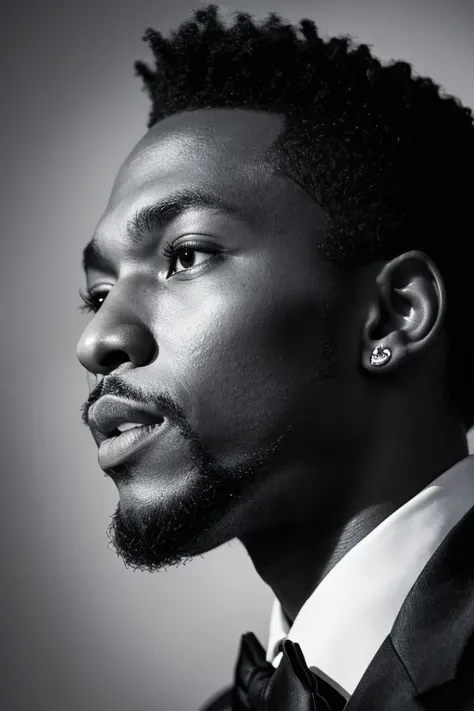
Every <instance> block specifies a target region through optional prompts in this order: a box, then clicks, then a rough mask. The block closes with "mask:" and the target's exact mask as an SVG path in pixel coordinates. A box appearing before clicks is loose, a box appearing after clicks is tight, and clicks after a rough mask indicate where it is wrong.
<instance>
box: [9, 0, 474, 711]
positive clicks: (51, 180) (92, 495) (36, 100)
mask: <svg viewBox="0 0 474 711" xmlns="http://www.w3.org/2000/svg"><path fill="white" fill-rule="evenodd" d="M197 4H198V3H195V4H193V3H188V2H182V1H181V0H174V1H173V2H172V3H169V5H167V4H166V3H159V2H151V1H146V0H134V1H133V2H132V1H131V0H129V1H128V2H125V0H94V1H93V0H87V1H85V0H81V1H79V0H78V1H77V2H64V0H63V1H60V0H41V2H38V1H36V2H33V1H30V2H16V3H15V4H12V3H9V4H8V8H7V7H6V5H7V3H4V4H3V5H4V9H3V10H2V18H1V23H0V26H1V32H2V40H1V52H2V55H3V56H2V60H1V62H0V66H1V71H2V82H1V86H2V101H1V107H2V109H1V117H0V118H1V121H2V130H1V133H0V135H1V140H2V146H1V148H2V150H1V159H2V168H3V170H2V190H1V201H2V206H1V213H0V214H1V218H0V219H1V221H2V255H1V260H0V268H1V285H2V300H1V304H2V324H1V335H2V341H1V343H2V348H1V359H2V362H1V367H2V371H1V372H2V375H3V384H4V386H3V392H4V396H3V402H4V409H3V413H4V416H3V417H2V426H1V436H2V441H3V445H2V447H3V449H2V451H3V464H4V466H3V472H2V496H1V499H0V501H1V514H0V521H1V524H2V539H1V540H2V544H1V546H0V550H1V551H2V556H3V561H2V563H3V566H2V573H3V575H2V585H1V589H2V598H3V600H2V602H3V604H2V606H1V609H2V613H3V615H4V620H3V624H2V628H1V629H2V644H1V648H2V660H1V661H2V666H1V668H2V673H3V675H4V676H5V680H2V683H1V685H0V688H1V689H2V691H1V694H2V696H3V698H2V699H1V700H0V707H1V708H2V709H5V711H24V710H25V711H26V710H29V709H33V708H34V709H35V710H37V711H42V710H43V709H45V710H46V709H48V711H79V710H81V711H84V710H85V709H87V710H88V711H98V710H99V709H100V710H101V711H108V710H109V709H113V710H114V711H132V709H133V711H196V709H197V708H198V706H199V705H200V704H201V703H202V702H203V701H204V700H205V699H206V698H207V696H208V695H209V694H211V693H213V692H214V691H215V690H217V689H219V688H220V687H221V686H222V685H224V684H226V683H227V682H229V681H230V680H231V675H232V670H233V665H234V660H235V655H236V652H237V646H238V642H239V638H240V635H241V634H242V633H243V632H245V631H247V630H253V631H254V632H255V633H256V634H257V635H258V636H259V637H260V639H261V640H262V642H263V643H266V640H267V624H268V617H269V610H270V605H271V600H272V595H271V591H270V590H269V589H268V588H267V587H266V586H265V585H264V584H263V583H262V582H261V581H260V580H259V578H258V577H257V574H256V573H255V571H254V569H253V566H252V563H251V561H250V559H249V558H248V556H247V555H246V552H245V550H244V549H243V548H242V546H241V545H240V543H238V542H233V543H232V544H229V545H226V546H224V547H222V548H220V549H218V550H216V551H214V552H212V553H210V554H208V555H206V556H205V557H203V558H201V559H199V558H198V559H196V560H195V561H194V562H192V563H191V564H188V565H186V566H184V567H183V566H182V567H180V568H177V569H173V570H169V571H167V572H163V573H161V574H158V575H151V574H148V573H137V572H133V571H130V570H126V569H125V568H124V566H123V564H122V563H121V561H120V560H119V559H118V558H117V557H116V556H115V554H114V553H113V552H112V551H110V550H108V549H107V539H106V536H105V530H106V527H107V525H108V523H109V516H110V515H111V514H112V512H113V510H114V508H115V505H116V502H117V494H116V490H115V487H114V485H113V483H112V482H111V481H110V480H108V479H106V478H105V477H104V476H103V473H102V471H101V469H100V468H99V466H98V464H97V459H96V458H97V451H96V447H95V445H94V443H93V441H92V437H91V435H90V433H89V432H88V430H87V429H86V428H85V427H83V425H82V424H81V422H80V416H79V408H80V406H81V404H82V403H83V402H84V400H85V399H86V397H87V386H86V378H85V373H84V371H83V369H82V367H81V366H80V365H79V363H78V362H77V361H76V356H75V348H76V342H77V340H78V338H79V336H80V333H81V331H82V329H83V327H84V325H85V323H86V321H87V318H88V317H87V316H84V315H83V314H81V313H80V312H79V311H78V310H77V308H76V307H77V305H78V303H79V298H78V295H77V291H78V289H79V287H80V286H83V278H82V274H81V270H80V265H79V261H80V251H81V248H82V247H83V246H84V244H85V242H86V241H87V240H88V239H89V237H90V236H91V234H92V231H93V229H94V226H95V224H96V222H97V221H98V219H99V217H100V215H101V212H102V210H103V209H104V207H105V203H106V200H107V198H108V195H109V191H110V189H111V186H112V181H113V179H114V176H115V173H116V171H117V169H118V167H119V165H120V163H121V161H122V160H123V158H124V157H125V155H126V154H127V153H128V151H129V150H130V149H131V148H132V146H133V145H134V144H135V143H136V141H137V140H138V139H139V138H140V137H141V135H142V134H143V133H144V132H145V123H146V118H147V113H148V100H147V98H146V96H145V95H144V94H143V93H142V92H141V83H140V80H139V79H138V78H135V77H134V76H133V61H134V60H135V59H138V58H145V59H150V56H151V55H150V54H149V52H148V49H147V46H146V45H145V44H144V43H143V42H142V41H141V37H142V34H143V32H144V30H145V28H146V27H147V26H149V25H152V26H154V27H155V28H157V29H161V30H163V31H165V32H167V31H168V29H170V28H171V27H176V26H177V25H178V24H179V22H180V21H181V20H183V19H184V18H185V17H187V16H188V15H189V12H190V10H191V8H192V7H194V6H196V5H197ZM222 7H225V8H227V9H228V10H234V9H246V10H250V11H251V12H253V13H255V14H256V15H257V16H259V17H262V16H263V15H265V14H266V13H267V12H269V11H271V10H276V11H279V12H281V13H282V14H283V15H284V16H285V17H287V18H288V19H289V20H291V21H293V22H296V21H298V20H300V19H301V18H302V17H305V16H308V17H311V18H313V19H314V20H315V21H316V23H317V24H318V25H319V27H320V29H321V30H322V32H323V33H325V34H331V35H332V34H340V33H346V32H347V33H351V34H353V35H355V36H356V37H357V38H358V39H359V40H360V41H365V42H369V43H371V44H372V45H373V47H374V51H375V53H376V54H377V55H378V56H380V57H382V58H384V59H390V58H403V59H406V60H408V61H410V62H412V63H413V64H414V66H415V69H416V70H417V71H418V72H419V73H421V74H428V75H431V76H433V77H434V78H435V79H436V80H438V81H440V82H441V83H442V84H443V85H444V86H445V87H446V89H447V90H448V91H449V92H450V93H453V94H455V95H458V96H459V97H460V98H461V99H462V100H463V101H464V102H465V103H466V104H467V105H470V106H471V107H472V106H474V86H473V83H472V76H473V70H474V42H473V39H474V8H473V5H472V4H468V2H466V0H464V2H453V1H452V0H451V2H449V4H448V2H442V1H440V0H418V2H413V0H412V1H411V2H408V1H407V2H401V1H400V0H398V1H394V0H389V1H379V0H372V1H371V2H370V1H368V2H363V1H362V0H351V1H350V2H348V1H347V2H338V1H337V0H333V1H332V2H329V1H320V2H318V1H316V0H315V1H314V2H302V1H300V2H295V1H293V2H291V3H290V0H286V1H285V2H280V1H279V0H274V1H273V2H270V1H268V2H265V1H264V0H260V2H254V3H250V2H247V3H246V2H240V1H238V0H235V2H233V4H232V5H229V6H222ZM471 445H472V442H471Z"/></svg>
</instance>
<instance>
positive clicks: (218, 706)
mask: <svg viewBox="0 0 474 711" xmlns="http://www.w3.org/2000/svg"><path fill="white" fill-rule="evenodd" d="M198 711H232V687H231V686H228V687H226V688H225V689H221V691H218V692H217V693H216V694H214V695H213V696H211V698H210V699H208V700H207V701H206V703H205V704H204V705H203V706H201V707H200V708H199V709H198Z"/></svg>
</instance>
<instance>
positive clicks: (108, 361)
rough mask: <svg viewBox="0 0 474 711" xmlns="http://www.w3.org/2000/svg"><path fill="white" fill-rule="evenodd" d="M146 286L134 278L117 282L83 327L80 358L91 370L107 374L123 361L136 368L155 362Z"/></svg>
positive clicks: (79, 348) (79, 347) (155, 347)
mask: <svg viewBox="0 0 474 711" xmlns="http://www.w3.org/2000/svg"><path fill="white" fill-rule="evenodd" d="M145 291H146V290H145V288H143V285H142V286H141V287H139V286H138V284H136V283H134V280H133V279H131V280H129V281H127V282H126V281H122V282H121V283H120V284H119V283H117V284H116V285H115V286H114V287H113V288H112V289H111V290H110V293H109V295H108V296H107V298H106V299H105V301H104V302H103V304H102V306H101V307H100V309H99V310H98V312H97V313H96V314H95V315H94V317H93V318H92V320H91V321H90V323H89V324H88V325H87V326H86V328H85V329H84V332H83V333H82V336H81V338H80V340H79V342H78V344H77V351H76V353H77V357H78V359H79V361H80V362H81V364H82V365H83V366H84V368H86V370H88V371H89V372H91V373H95V374H103V375H105V374H107V373H109V372H111V371H112V370H115V369H116V368H117V367H118V366H119V365H120V364H121V363H124V362H127V361H129V362H130V363H132V364H133V366H134V367H139V366H143V365H145V364H146V363H147V362H150V361H152V360H153V359H154V358H155V357H156V355H157V350H158V346H157V343H156V340H155V337H154V334H153V332H152V330H151V328H150V322H151V319H148V318H147V314H146V308H145V304H144V302H143V299H142V298H140V294H141V295H142V296H143V295H144V294H145Z"/></svg>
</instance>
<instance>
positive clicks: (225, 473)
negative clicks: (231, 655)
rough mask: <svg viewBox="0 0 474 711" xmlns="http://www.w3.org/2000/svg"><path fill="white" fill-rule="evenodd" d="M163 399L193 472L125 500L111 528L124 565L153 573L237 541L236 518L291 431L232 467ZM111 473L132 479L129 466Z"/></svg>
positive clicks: (115, 477) (117, 476) (161, 405)
mask: <svg viewBox="0 0 474 711" xmlns="http://www.w3.org/2000/svg"><path fill="white" fill-rule="evenodd" d="M158 399H159V401H160V402H159V404H160V407H161V410H162V411H166V414H168V416H170V417H172V418H173V424H174V425H175V426H176V427H178V428H179V431H180V435H181V436H182V437H183V438H184V439H186V440H187V445H188V448H189V452H190V455H189V461H190V468H189V471H188V473H187V475H184V473H183V472H181V473H180V478H181V479H182V480H183V481H184V482H185V485H184V486H182V487H179V488H178V489H177V490H176V489H175V490H174V491H171V492H169V491H167V492H166V496H161V497H157V498H156V499H154V498H151V497H149V498H148V500H147V501H146V502H145V503H143V502H142V503H137V502H136V501H135V502H133V503H130V502H129V501H127V500H126V503H124V502H122V501H120V503H119V504H118V506H117V509H116V511H115V513H114V514H113V515H112V517H111V519H112V520H111V523H110V524H109V527H108V529H107V534H108V537H109V539H110V542H111V545H112V548H113V549H114V550H115V552H116V553H117V555H118V556H119V557H120V558H121V559H122V561H123V562H124V564H125V566H126V567H128V568H132V569H134V570H142V571H149V572H157V571H158V570H161V569H163V568H166V567H168V566H176V565H178V564H179V563H185V562H187V561H188V560H190V559H191V558H194V557H195V556H197V555H202V554H203V553H205V552H207V551H208V550H211V549H213V548H216V547H217V546H219V545H221V544H223V543H225V542H227V541H228V540H230V539H231V538H233V537H234V536H235V533H234V534H233V533H232V524H231V519H232V514H234V516H235V518H236V519H238V520H240V519H241V516H242V508H243V506H244V504H245V503H246V502H249V501H250V500H253V499H255V495H256V489H257V488H258V486H259V484H261V483H263V482H265V481H266V480H267V478H268V477H266V476H263V475H262V469H263V468H264V466H265V465H266V464H267V463H268V462H269V460H270V459H271V457H272V455H273V454H274V453H275V451H276V450H277V449H278V447H279V445H280V444H281V442H282V441H283V439H284V438H285V437H286V435H287V434H288V433H289V432H290V431H291V425H290V426H289V427H288V428H287V429H286V430H285V431H284V432H283V434H281V435H280V436H279V437H278V438H277V439H276V440H275V441H274V442H273V443H271V444H270V445H269V446H266V447H264V448H261V449H258V450H257V451H254V452H253V453H250V454H248V453H247V454H245V455H244V456H243V457H242V460H241V461H239V462H238V463H237V464H235V465H233V466H221V465H219V464H218V463H217V462H216V460H215V458H214V457H213V455H212V454H211V452H210V451H209V450H208V449H206V447H205V446H204V445H203V443H202V442H201V440H200V439H199V437H198V435H197V434H196V433H195V432H194V431H193V430H192V429H191V427H190V426H189V424H188V423H187V421H186V420H185V415H184V413H183V412H182V411H181V410H180V409H179V408H178V407H177V405H176V403H174V402H172V401H171V400H170V399H168V397H167V396H163V395H162V396H161V397H160V398H158ZM109 471H110V473H111V475H112V476H113V478H114V479H117V480H119V481H122V482H126V481H127V480H132V478H133V475H131V474H130V473H129V466H128V465H127V464H123V465H120V466H117V467H114V468H113V469H110V470H109ZM125 498H126V497H125Z"/></svg>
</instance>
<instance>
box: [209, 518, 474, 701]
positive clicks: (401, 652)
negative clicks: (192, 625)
mask: <svg viewBox="0 0 474 711" xmlns="http://www.w3.org/2000/svg"><path fill="white" fill-rule="evenodd" d="M413 544H414V542H413V541H410V540H407V542H406V545H407V546H410V545H413ZM314 633H315V634H317V630H315V631H314ZM351 644H354V645H357V639H352V640H351ZM231 710H232V706H231V692H230V689H229V688H227V689H225V690H224V691H222V692H220V693H219V695H218V696H217V697H213V699H211V700H210V701H208V702H207V704H206V705H204V706H202V707H201V708H200V710H199V711H231ZM292 711H297V710H296V709H294V710H292ZM344 711H474V507H473V508H472V509H471V510H470V511H468V512H467V514H465V516H464V517H463V518H462V519H461V520H460V521H459V522H458V523H457V525H456V526H455V527H454V528H453V529H452V530H451V531H450V533H449V534H448V535H447V536H446V538H445V539H444V541H443V542H442V543H441V545H440V546H439V548H438V549H437V550H436V551H435V553H434V554H433V556H432V557H431V559H430V560H429V561H428V564H427V565H426V566H425V568H424V569H423V571H422V573H421V574H420V576H419V577H418V579H417V580H416V582H415V584H414V585H413V587H412V588H411V590H410V592H409V594H408V596H407V598H406V599H405V602H404V603H403V605H402V608H401V610H400V612H399V613H398V616H397V618H396V620H395V623H394V625H393V627H392V630H391V632H390V634H388V635H387V637H386V638H385V640H384V641H383V643H382V645H381V646H380V648H379V650H378V652H377V654H376V655H375V657H374V658H373V659H372V662H371V663H370V665H369V667H368V668H367V670H366V671H365V674H364V676H363V677H362V679H361V680H360V682H359V684H358V686H357V688H356V689H355V691H354V694H353V695H352V697H351V699H350V700H349V701H348V702H347V704H346V706H345V709H344Z"/></svg>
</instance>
